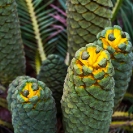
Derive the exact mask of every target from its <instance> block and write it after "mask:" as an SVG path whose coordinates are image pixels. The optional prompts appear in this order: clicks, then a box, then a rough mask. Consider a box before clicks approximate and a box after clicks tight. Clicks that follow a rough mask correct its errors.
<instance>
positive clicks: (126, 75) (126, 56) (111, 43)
mask: <svg viewBox="0 0 133 133" xmlns="http://www.w3.org/2000/svg"><path fill="white" fill-rule="evenodd" d="M97 38H98V41H97V44H98V45H99V46H101V47H102V48H103V49H106V50H108V51H109V53H110V54H111V62H112V64H113V66H114V70H115V75H114V79H115V99H114V102H115V104H114V105H115V106H114V110H115V109H116V108H117V107H118V105H119V103H120V102H121V100H122V98H123V96H124V94H125V92H126V90H127V88H128V84H129V81H130V78H131V75H132V58H133V54H132V44H131V42H130V41H129V39H130V38H129V35H128V33H126V32H123V31H122V29H121V27H120V26H117V25H115V26H114V27H108V28H105V30H103V31H101V32H100V33H99V34H98V35H97Z"/></svg>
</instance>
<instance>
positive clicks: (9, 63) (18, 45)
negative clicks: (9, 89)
mask: <svg viewBox="0 0 133 133" xmlns="http://www.w3.org/2000/svg"><path fill="white" fill-rule="evenodd" d="M24 74H25V57H24V51H23V46H22V39H21V33H20V27H19V20H18V16H17V9H16V2H15V0H1V1H0V83H1V84H3V85H5V86H7V85H9V83H10V82H11V81H12V80H14V79H15V78H16V77H17V76H20V75H24Z"/></svg>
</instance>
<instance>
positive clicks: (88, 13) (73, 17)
mask: <svg viewBox="0 0 133 133" xmlns="http://www.w3.org/2000/svg"><path fill="white" fill-rule="evenodd" d="M112 6H113V5H112V2H111V0H67V31H68V32H67V33H68V51H69V53H70V56H71V57H74V55H75V52H76V51H77V50H78V49H79V48H81V47H84V46H85V45H86V44H88V43H92V42H94V41H95V40H96V35H97V33H98V32H100V31H101V30H103V29H104V28H105V27H107V26H111V20H110V19H111V17H112V11H111V10H110V9H111V7H112Z"/></svg>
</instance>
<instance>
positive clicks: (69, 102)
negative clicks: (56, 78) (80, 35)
mask: <svg viewBox="0 0 133 133" xmlns="http://www.w3.org/2000/svg"><path fill="white" fill-rule="evenodd" d="M113 74H114V68H113V66H112V63H111V60H110V54H109V53H108V51H106V50H103V49H102V48H101V47H99V46H97V45H95V44H92V43H90V44H88V45H86V47H82V48H80V49H79V50H78V51H77V52H76V54H75V57H74V58H73V59H72V61H71V64H70V66H69V68H68V73H67V76H66V79H65V83H64V90H63V96H62V100H61V105H62V112H63V123H64V128H65V133H108V130H109V125H110V122H111V116H112V112H113V107H114V78H113Z"/></svg>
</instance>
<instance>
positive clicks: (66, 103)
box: [0, 0, 133, 133]
mask: <svg viewBox="0 0 133 133" xmlns="http://www.w3.org/2000/svg"><path fill="white" fill-rule="evenodd" d="M5 1H8V2H11V1H12V0H1V1H0V11H4V9H2V8H1V7H2V6H1V4H2V2H5ZM112 1H113V4H114V5H116V6H115V8H113V7H112V4H111V0H68V2H67V3H68V6H67V10H68V13H67V16H69V18H68V24H70V25H71V26H72V30H71V33H72V34H70V33H68V37H69V38H70V40H69V42H74V41H75V42H77V41H79V40H82V38H84V40H85V43H84V45H86V43H88V42H89V41H90V40H91V39H92V40H93V39H94V38H96V36H95V35H96V34H97V33H95V34H93V37H94V38H90V40H89V41H88V40H87V38H86V34H84V33H86V32H83V30H87V34H88V35H89V34H90V33H92V32H93V33H94V32H96V31H101V30H100V29H101V28H102V29H103V28H104V27H106V26H107V25H108V24H111V10H112V8H113V18H112V21H113V24H119V25H121V26H122V28H124V29H123V30H124V31H126V29H128V30H129V34H132V32H131V31H132V30H131V29H132V28H131V26H130V27H129V26H128V25H127V24H129V22H130V21H127V20H129V19H130V20H131V21H132V19H131V17H130V16H128V15H125V16H124V13H125V14H127V13H126V11H127V12H129V11H128V10H130V11H131V10H132V8H131V7H132V2H131V1H129V0H123V1H122V0H112ZM16 2H17V4H18V5H17V7H18V15H19V19H20V24H21V25H20V28H21V35H22V39H23V44H24V50H25V54H26V63H27V64H26V65H27V69H26V75H29V76H34V77H36V76H38V77H39V76H40V75H42V77H43V76H44V77H45V82H46V77H47V81H49V80H51V79H52V78H53V77H54V76H55V78H54V80H53V79H52V84H49V85H51V86H52V87H53V85H55V86H56V88H54V87H53V88H50V89H51V90H54V91H55V90H56V89H57V88H58V87H60V88H61V89H63V85H62V87H61V86H57V84H56V83H57V82H56V77H58V76H59V77H61V76H60V75H58V74H59V71H60V70H61V69H59V70H57V69H56V67H57V66H58V65H60V67H61V64H64V60H65V58H66V53H67V34H66V33H67V32H66V27H67V24H66V13H65V10H66V5H65V3H66V0H57V1H55V0H50V1H44V0H17V1H16ZM8 4H9V3H8ZM8 4H7V5H8ZM8 6H9V5H8ZM127 6H128V8H127ZM84 7H85V8H84ZM110 7H112V8H110ZM121 7H123V8H121ZM95 9H96V10H95ZM84 10H86V11H87V12H84ZM121 10H123V12H124V13H119V11H121ZM0 13H1V12H0ZM78 13H79V14H80V15H77V14H78ZM117 13H118V14H119V15H117ZM1 14H4V12H2V13H1ZM73 14H74V15H73ZM128 14H129V13H128ZM89 15H90V16H91V17H94V16H95V19H96V18H97V19H96V20H97V21H94V20H95V19H94V20H93V19H92V20H88V19H91V17H88V16H89ZM105 15H107V16H105ZM79 16H82V19H84V20H85V21H86V25H84V24H83V25H82V24H81V22H80V25H76V24H77V23H78V22H79V21H77V19H79V18H80V17H79ZM118 16H121V17H118ZM123 16H124V17H123ZM74 18H76V20H75V21H73V19H74ZM105 18H106V20H107V21H104V22H103V23H102V22H101V21H102V20H105ZM114 18H115V19H114ZM1 20H2V19H1ZM1 20H0V21H1ZM121 20H122V21H121ZM85 21H84V22H85ZM106 22H107V23H106ZM118 22H119V23H118ZM121 22H122V23H121ZM125 22H126V23H125ZM1 23H2V21H1ZM87 24H91V26H90V29H87V28H85V27H84V26H87ZM104 24H105V25H106V24H107V25H106V26H105V25H104ZM130 24H131V22H130ZM70 25H69V26H68V29H71V27H70ZM75 26H82V27H80V28H79V29H75V28H74V29H73V27H75ZM102 26H103V27H102ZM99 27H100V28H99ZM125 27H126V28H125ZM127 27H128V28H127ZM77 30H78V31H77ZM89 30H90V31H89ZM79 31H80V32H79ZM81 31H82V32H81ZM0 32H1V31H0ZM127 32H128V31H127ZM1 33H2V32H1ZM1 35H2V34H1ZM75 35H76V36H78V35H81V36H78V37H77V38H76V39H75ZM87 37H88V36H87ZM131 38H132V37H131ZM71 39H75V40H74V41H73V40H71ZM92 40H91V42H92ZM94 40H95V39H94ZM70 47H71V48H72V49H75V47H72V46H70V45H69V51H68V52H70V51H73V50H72V49H71V48H70ZM78 49H79V48H78V47H77V50H78ZM2 50H3V49H2ZM20 51H21V48H20V49H19V50H18V51H17V52H20ZM75 51H76V50H75ZM93 52H94V51H93ZM95 52H96V51H95ZM95 52H94V53H95ZM51 54H52V55H51ZM70 54H71V53H70ZM91 54H92V53H91ZM53 55H55V57H56V56H59V58H62V60H63V62H62V63H59V64H58V61H56V63H55V64H53V62H54V61H55V60H54V58H52V59H50V60H49V57H51V56H53ZM73 55H74V54H73ZM87 56H88V54H86V52H84V54H83V62H85V59H86V58H87ZM67 57H68V56H67ZM76 57H77V56H76ZM91 57H92V55H91ZM67 59H68V58H67ZM77 60H78V59H77ZM86 60H87V59H86ZM2 61H4V62H6V61H7V60H5V58H3V60H2ZM45 61H46V62H48V64H50V63H51V62H52V63H51V64H50V65H49V66H47V65H46V64H45V63H44V64H45V65H44V66H42V65H43V62H45ZM65 61H66V60H65ZM0 62H1V60H0ZM59 62H60V61H59ZM67 62H68V61H67ZM130 63H131V62H130ZM56 64H57V65H56ZM105 64H106V60H105V59H104V58H103V61H102V63H100V65H101V70H103V69H104V68H103V67H104V65H105ZM19 65H20V62H19V63H18V66H19ZM73 65H74V64H72V65H70V66H69V70H68V71H70V72H68V73H69V74H70V75H69V76H67V77H69V78H67V80H66V81H65V87H64V88H65V91H64V93H65V94H64V96H63V98H64V97H65V99H63V100H62V101H63V105H62V107H63V114H65V116H64V120H63V121H64V125H66V126H64V129H65V130H66V131H67V132H72V131H73V130H74V131H80V132H82V131H83V128H84V129H87V127H86V126H85V125H87V126H88V125H89V126H88V129H89V130H90V131H91V132H92V131H94V132H95V130H96V132H100V131H101V132H106V131H107V130H108V128H107V127H106V124H107V123H106V122H108V127H109V122H110V120H111V113H112V110H111V111H110V110H108V109H111V108H112V106H113V104H112V100H111V101H109V99H106V94H108V93H109V92H110V90H109V91H107V93H106V94H105V93H104V94H105V95H104V96H102V95H101V94H102V93H101V92H103V90H101V89H99V90H98V93H96V94H95V93H94V92H95V91H96V90H93V89H94V87H88V88H87V87H86V86H83V87H77V86H78V85H79V84H80V83H81V82H80V80H79V77H80V76H81V79H83V82H85V83H86V84H87V85H88V84H89V83H92V82H93V81H94V78H95V80H96V78H102V77H104V76H105V75H106V74H105V73H104V72H99V73H97V74H96V73H95V74H94V77H93V80H92V78H88V79H87V78H85V75H86V74H87V73H88V72H90V69H87V68H86V67H85V66H84V67H83V70H84V71H85V73H84V74H85V75H82V74H81V75H80V74H79V73H80V71H79V70H80V69H81V67H80V66H82V65H83V64H82V63H81V64H79V63H78V66H76V65H77V64H75V65H74V66H73ZM85 65H86V64H85ZM51 66H54V67H55V68H54V69H50V67H51ZM65 67H66V65H65ZM105 67H106V66H105ZM0 68H1V66H0ZM10 68H12V67H10ZM32 68H33V69H32ZM40 68H42V70H41V71H40ZM47 68H49V72H48V71H45V72H47V73H51V75H49V76H46V75H45V73H43V72H44V71H43V70H47ZM79 68H80V69H79ZM111 68H113V67H111ZM14 70H15V69H14ZM29 71H31V73H29ZM55 71H56V72H58V74H57V73H55ZM39 72H40V73H41V74H39ZM62 72H63V71H62ZM65 72H66V71H65ZM65 72H63V74H62V75H63V78H62V79H61V80H62V81H61V83H62V84H63V79H64V76H65V74H66V73H65ZM71 72H73V76H71ZM52 73H54V74H55V75H54V76H53V75H52ZM77 73H78V74H79V75H80V76H79V77H78V76H77V75H78V74H77ZM103 73H104V74H105V75H104V74H103ZM56 74H57V75H56ZM89 74H90V73H89ZM91 76H92V74H90V77H91ZM15 77H16V76H15ZM106 78H107V77H106V76H105V79H106ZM0 79H1V78H0ZM69 79H70V80H69ZM72 79H74V82H76V85H75V84H74V86H76V87H75V88H76V89H75V90H76V91H75V92H76V94H75V92H74V91H73V90H72V91H73V92H74V93H72V94H70V95H66V94H67V92H68V91H70V90H71V89H70V88H71V87H72V83H71V82H72V81H71V80H72ZM107 79H108V78H107ZM86 80H89V83H87V81H86ZM20 81H21V80H20ZM28 81H29V79H28ZM100 81H101V79H97V82H99V84H100V85H103V84H104V83H105V84H104V86H105V88H106V87H107V86H108V85H107V86H106V83H107V82H105V81H106V80H104V82H102V81H103V80H102V81H101V82H100ZM107 81H108V80H107ZM17 82H18V81H17V80H16V82H13V84H12V85H13V86H10V87H11V88H12V89H15V91H13V92H12V93H11V94H12V95H13V94H14V93H15V94H14V95H13V96H14V97H12V98H14V102H13V103H15V104H13V105H12V111H14V112H15V111H16V113H13V124H14V127H15V128H16V130H15V131H16V132H17V131H18V132H19V129H20V130H23V129H22V126H21V125H22V123H21V122H20V123H19V122H18V121H20V119H22V120H24V122H25V125H26V124H27V125H28V124H29V125H30V124H32V123H29V122H31V121H29V119H28V120H25V119H23V116H25V117H27V116H28V115H29V114H30V113H31V112H32V111H31V112H30V113H29V114H28V113H27V112H26V113H23V115H21V113H19V111H18V110H21V111H22V112H23V111H24V106H26V107H25V108H26V110H28V108H30V107H31V106H27V103H24V106H19V105H20V104H21V102H20V101H19V100H18V101H17V100H16V99H17V98H18V97H19V96H20V95H19V93H18V92H17V89H18V88H17V87H16V86H15V87H14V84H18V83H17ZM67 82H68V83H67ZM21 83H24V84H26V83H27V80H26V81H25V80H24V81H21ZM86 84H85V85H86ZM96 85H97V84H95V83H94V86H96ZM112 85H113V84H112ZM28 86H29V85H28ZM28 86H27V88H28ZM19 87H20V85H19ZM108 87H109V86H108ZM46 88H47V87H46ZM83 88H85V89H84V90H82V89H83ZM102 88H103V87H102ZM130 88H132V85H131V86H130ZM21 89H22V90H23V87H22V86H21V87H20V90H21ZM33 89H34V87H33ZM61 89H59V90H58V91H60V90H61ZM67 89H68V90H67ZM72 89H73V88H72ZM5 90H6V89H5V88H4V87H3V86H1V85H0V95H1V94H2V93H3V94H6V93H4V91H5ZM10 90H11V89H10ZM46 90H47V89H46ZM80 90H82V91H88V92H87V93H84V92H83V93H81V92H80ZM130 90H131V89H130ZM30 91H31V93H30V94H29V96H31V94H35V93H32V92H33V91H32V89H30ZM61 91H63V90H61ZM35 92H36V91H35ZM130 92H131V91H130ZM88 93H90V94H89V96H88V95H87V96H86V94H88ZM23 94H24V97H26V98H27V96H28V91H27V90H26V91H24V93H23ZM37 94H38V93H37ZM110 94H112V91H111V93H110ZM81 95H82V96H81ZM99 95H100V97H98V96H99ZM4 96H5V97H6V95H2V96H1V97H0V106H1V107H4V108H7V104H6V100H5V98H2V97H4ZM29 96H28V97H29ZM32 96H33V95H32ZM67 96H68V97H67ZM78 96H81V97H80V98H81V99H84V103H85V102H87V101H86V98H88V99H90V100H91V101H92V104H91V103H88V105H89V106H91V107H88V106H87V107H86V106H85V105H83V103H82V102H80V103H77V105H76V104H75V103H73V102H74V100H75V99H76V100H77V99H78V100H81V99H80V98H79V97H78ZM50 97H51V95H50ZM12 98H11V99H12ZM71 98H73V99H72V100H71ZM98 98H99V100H97V99H98ZM11 99H10V100H11ZM31 99H32V98H31ZM33 99H34V98H33ZM127 99H128V102H129V101H130V102H129V104H127V103H125V104H124V107H123V106H120V107H119V108H118V110H117V111H116V112H114V114H113V116H112V118H113V119H112V120H113V122H111V125H110V133H112V132H113V133H119V132H124V133H126V132H128V133H131V132H132V131H133V130H132V129H131V128H130V126H129V125H132V124H133V123H132V120H133V117H132V111H133V109H132V106H131V103H133V102H132V101H133V96H132V94H131V93H128V95H126V100H127ZM10 100H9V108H10V104H11V103H10V102H11V101H12V100H11V101H10ZM34 100H35V99H34ZM34 100H33V101H34ZM45 100H46V99H45ZM33 101H32V102H33ZM95 101H97V102H95ZM32 102H29V103H32ZM108 102H109V104H110V106H109V108H107V106H108ZM37 103H40V106H41V105H42V103H41V102H37ZM97 103H99V105H101V107H103V108H99V106H98V104H97ZM104 103H106V106H104ZM18 104H19V105H18ZM122 104H123V102H122ZM15 105H16V106H18V107H19V108H17V109H15V108H16V106H15ZM33 105H34V109H33V112H35V110H36V109H37V110H38V108H37V107H36V102H34V103H33ZM93 106H94V107H95V108H93ZM125 106H127V107H125ZM130 106H131V108H130V109H129V107H130ZM65 107H66V109H65ZM72 107H74V108H72ZM77 107H80V108H78V109H77V110H75V108H77ZM40 108H41V107H40ZM86 108H87V109H90V110H89V111H90V112H91V115H88V114H87V113H88V112H87V111H86V110H85V109H86ZM0 109H1V108H0ZM2 109H3V108H2ZM102 109H103V110H102ZM128 109H129V111H130V113H131V115H129V113H128V112H127V111H128ZM71 110H72V111H71ZM105 110H106V111H105ZM39 111H40V110H39ZM1 112H2V113H3V111H0V113H1ZM40 112H41V111H40ZM76 112H78V113H77V114H76V115H75V116H73V115H74V113H76ZM79 112H80V113H79ZM83 112H85V113H86V115H87V118H89V121H90V122H91V123H87V122H86V121H84V120H82V118H86V117H85V113H83ZM93 112H94V113H93ZM72 113H73V114H72ZM82 113H83V114H82ZM16 114H17V115H18V116H19V117H16ZM24 114H25V115H24ZM66 114H69V115H70V116H73V119H72V117H71V119H68V116H67V115H66ZM79 114H80V115H79ZM99 114H100V115H99ZM105 114H108V115H106V116H105ZM32 115H33V117H34V116H35V117H36V114H35V113H33V114H32V113H31V114H30V116H32ZM1 116H2V115H1V114H0V126H1V125H3V127H4V128H6V127H8V128H10V129H11V128H12V126H11V124H10V123H8V122H7V121H6V122H5V121H4V119H3V117H1ZM43 116H44V115H43ZM50 116H51V115H50ZM54 116H55V115H54ZM82 116H83V117H82ZM33 117H30V120H31V119H32V118H33ZM35 117H34V118H35ZM38 117H41V115H40V116H38ZM75 117H76V118H77V117H79V120H80V122H81V123H79V121H78V120H77V119H76V121H77V123H76V124H77V126H76V127H75V126H74V125H75ZM105 117H106V118H105ZM36 119H37V118H35V120H36ZM60 119H61V116H59V117H58V133H62V132H63V131H61V130H62V124H61V122H60ZM94 119H95V120H94ZM6 120H7V119H6ZM15 120H16V121H17V122H18V123H15ZM120 120H121V121H120ZM37 121H39V122H40V119H39V120H38V119H37ZM55 121H56V120H55ZM127 121H128V123H127ZM102 122H104V124H103V123H102ZM41 123H43V122H41ZM46 123H47V122H46ZM70 123H72V124H70ZM105 123H106V124H105ZM17 124H18V125H17ZM37 124H38V123H36V125H37ZM81 124H82V126H81ZM96 124H98V125H97V126H96ZM36 125H35V124H34V128H35V127H36ZM99 125H100V126H99ZM40 126H41V125H40ZM48 126H49V125H48ZM84 126H85V127H84ZM18 127H20V128H18ZM73 127H74V128H73ZM8 128H7V129H8ZM23 128H25V127H23ZM66 128H67V129H66ZM48 129H49V127H48ZM70 129H72V131H71V130H70ZM26 130H27V129H26ZM26 130H25V131H26ZM35 130H36V131H37V130H38V128H36V129H35ZM0 131H1V128H0ZM2 131H4V133H6V132H7V133H9V132H11V130H8V131H7V130H6V131H5V130H3V128H2ZM29 132H31V130H30V129H29ZM37 132H38V131H37ZM40 132H42V131H40ZM86 132H88V131H86Z"/></svg>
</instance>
